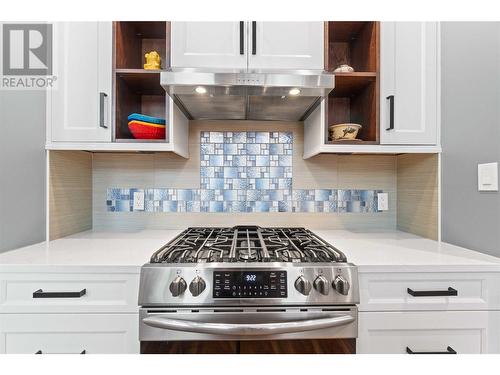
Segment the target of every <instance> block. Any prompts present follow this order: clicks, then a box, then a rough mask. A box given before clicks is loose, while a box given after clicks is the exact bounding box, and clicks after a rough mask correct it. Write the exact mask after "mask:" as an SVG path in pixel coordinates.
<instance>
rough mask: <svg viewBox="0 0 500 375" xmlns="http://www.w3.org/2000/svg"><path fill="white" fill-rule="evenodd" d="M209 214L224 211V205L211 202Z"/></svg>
mask: <svg viewBox="0 0 500 375" xmlns="http://www.w3.org/2000/svg"><path fill="white" fill-rule="evenodd" d="M208 209H209V212H223V210H224V204H223V202H219V201H216V202H214V201H211V202H210V203H209V208H208Z"/></svg>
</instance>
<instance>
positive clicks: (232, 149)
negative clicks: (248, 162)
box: [224, 143, 238, 155]
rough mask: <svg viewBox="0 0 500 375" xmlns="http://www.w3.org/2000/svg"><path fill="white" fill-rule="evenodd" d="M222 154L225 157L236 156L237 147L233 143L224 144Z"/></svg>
mask: <svg viewBox="0 0 500 375" xmlns="http://www.w3.org/2000/svg"><path fill="white" fill-rule="evenodd" d="M224 154H227V155H236V154H238V145H237V144H235V143H225V144H224Z"/></svg>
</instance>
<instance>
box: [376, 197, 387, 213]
mask: <svg viewBox="0 0 500 375" xmlns="http://www.w3.org/2000/svg"><path fill="white" fill-rule="evenodd" d="M377 208H378V210H379V211H387V210H389V194H388V193H378V194H377Z"/></svg>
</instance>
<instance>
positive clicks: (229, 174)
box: [224, 167, 238, 178]
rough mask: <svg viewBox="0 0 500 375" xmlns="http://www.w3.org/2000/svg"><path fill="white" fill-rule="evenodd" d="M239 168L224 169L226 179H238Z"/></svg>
mask: <svg viewBox="0 0 500 375" xmlns="http://www.w3.org/2000/svg"><path fill="white" fill-rule="evenodd" d="M237 177H238V168H237V167H224V178H237Z"/></svg>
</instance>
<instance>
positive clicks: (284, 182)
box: [278, 178, 292, 189]
mask: <svg viewBox="0 0 500 375" xmlns="http://www.w3.org/2000/svg"><path fill="white" fill-rule="evenodd" d="M291 188H292V179H291V178H280V179H279V180H278V189H291Z"/></svg>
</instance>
